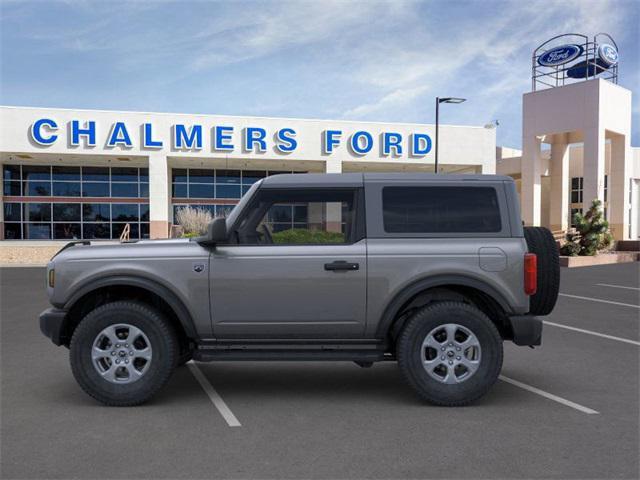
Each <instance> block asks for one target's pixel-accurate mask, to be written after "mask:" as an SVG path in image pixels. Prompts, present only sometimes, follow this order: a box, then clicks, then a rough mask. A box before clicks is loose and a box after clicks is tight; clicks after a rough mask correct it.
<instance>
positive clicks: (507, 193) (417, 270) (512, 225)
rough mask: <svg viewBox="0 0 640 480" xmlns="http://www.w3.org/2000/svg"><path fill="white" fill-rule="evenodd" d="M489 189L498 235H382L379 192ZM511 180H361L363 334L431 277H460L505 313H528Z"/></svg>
mask: <svg viewBox="0 0 640 480" xmlns="http://www.w3.org/2000/svg"><path fill="white" fill-rule="evenodd" d="M431 185H433V186H438V187H446V186H455V187H461V186H464V187H470V188H474V187H493V188H495V190H496V194H497V199H498V203H499V208H500V217H501V224H502V230H501V231H499V232H496V233H477V232H469V233H457V234H447V233H435V234H421V233H408V234H403V233H387V232H385V229H384V225H383V204H382V189H383V188H384V187H386V186H396V187H398V186H399V187H404V186H421V187H422V186H424V187H429V186H431ZM514 193H515V187H514V185H513V182H512V181H505V180H503V179H493V178H491V177H487V179H484V178H482V177H477V178H474V179H471V180H468V179H457V178H456V176H455V175H448V176H445V175H443V176H442V178H438V179H435V180H426V181H425V180H420V179H415V180H412V179H401V180H398V181H389V180H381V181H377V180H376V178H375V176H369V177H367V176H366V175H365V198H366V210H367V211H366V219H367V248H368V250H367V268H368V273H369V276H368V285H367V329H366V330H367V335H369V336H373V335H375V332H376V331H377V329H378V326H379V324H380V321H381V320H382V317H383V314H384V312H385V309H386V307H387V306H388V305H389V304H390V302H392V301H393V299H394V298H395V297H396V296H397V295H398V294H400V293H401V292H402V291H403V290H404V289H406V288H407V287H408V286H410V285H412V284H414V283H415V282H417V281H420V280H422V279H429V278H433V277H436V276H445V275H446V276H460V277H465V278H468V279H472V280H475V281H477V282H481V283H483V284H485V285H487V286H489V287H490V288H491V289H493V290H495V291H497V292H498V293H499V294H500V296H501V297H502V299H503V300H504V302H503V303H504V304H506V305H504V306H505V308H506V310H507V311H508V313H513V314H523V313H526V312H528V310H529V297H528V296H526V295H525V293H524V274H523V262H524V253H525V252H526V251H527V246H526V241H525V240H524V238H523V234H522V226H521V222H520V219H519V208H518V207H519V206H518V204H517V199H516V200H515V203H513V201H514V199H513V198H512V197H513V195H514Z"/></svg>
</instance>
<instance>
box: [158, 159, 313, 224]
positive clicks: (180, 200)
mask: <svg viewBox="0 0 640 480" xmlns="http://www.w3.org/2000/svg"><path fill="white" fill-rule="evenodd" d="M280 173H302V172H292V171H291V170H286V171H278V170H272V171H267V170H229V169H207V168H174V169H172V171H171V197H172V199H173V223H176V214H177V212H178V209H180V208H184V207H185V206H191V207H194V208H203V209H206V210H208V211H209V212H211V215H212V216H214V217H219V216H226V215H227V214H228V213H229V212H230V211H231V210H232V209H233V207H234V206H235V204H236V203H237V202H238V200H240V198H242V195H244V194H245V193H247V191H248V190H249V188H251V185H253V184H254V183H255V182H257V181H258V180H260V179H262V178H265V177H267V176H269V175H276V174H280ZM187 199H188V200H189V201H188V202H187V201H184V200H187ZM220 200H224V204H218V201H220ZM214 201H215V204H214V203H213V202H214ZM207 202H211V203H207Z"/></svg>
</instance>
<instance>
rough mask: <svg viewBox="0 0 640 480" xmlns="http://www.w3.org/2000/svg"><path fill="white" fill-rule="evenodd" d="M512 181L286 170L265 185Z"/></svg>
mask: <svg viewBox="0 0 640 480" xmlns="http://www.w3.org/2000/svg"><path fill="white" fill-rule="evenodd" d="M386 181H388V182H403V181H411V182H415V181H418V182H419V181H424V182H429V183H432V182H459V181H479V182H488V181H492V182H496V181H506V182H512V181H513V179H512V178H511V177H507V176H504V175H459V174H442V173H441V174H434V173H285V174H279V175H271V176H269V177H267V178H265V179H264V180H263V181H262V185H261V187H263V188H284V187H361V186H362V185H363V184H364V183H366V182H386Z"/></svg>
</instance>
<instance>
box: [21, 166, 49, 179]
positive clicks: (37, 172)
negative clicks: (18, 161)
mask: <svg viewBox="0 0 640 480" xmlns="http://www.w3.org/2000/svg"><path fill="white" fill-rule="evenodd" d="M22 179H23V180H27V181H31V180H45V181H47V182H50V181H51V167H48V166H46V167H45V166H40V165H23V166H22Z"/></svg>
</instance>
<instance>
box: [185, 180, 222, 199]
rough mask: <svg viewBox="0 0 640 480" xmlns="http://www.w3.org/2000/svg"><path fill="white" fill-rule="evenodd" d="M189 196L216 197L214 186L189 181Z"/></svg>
mask: <svg viewBox="0 0 640 480" xmlns="http://www.w3.org/2000/svg"><path fill="white" fill-rule="evenodd" d="M189 198H216V195H215V188H214V186H213V185H205V184H200V183H190V184H189Z"/></svg>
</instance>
